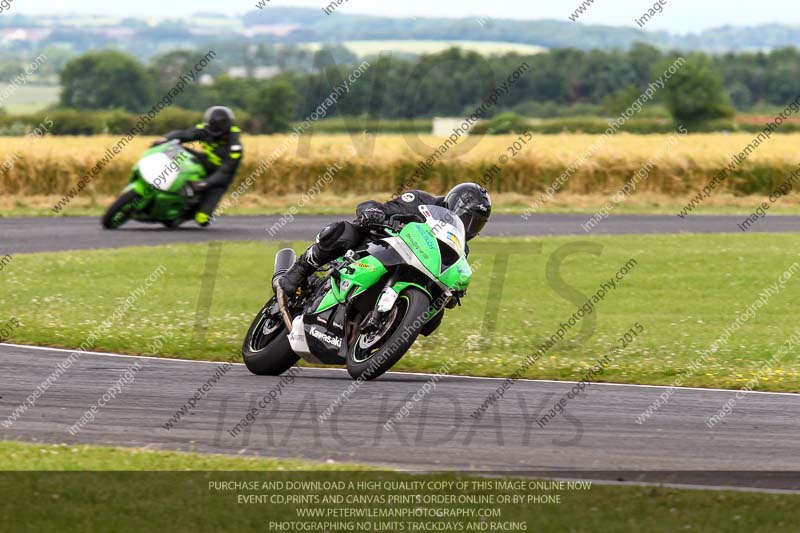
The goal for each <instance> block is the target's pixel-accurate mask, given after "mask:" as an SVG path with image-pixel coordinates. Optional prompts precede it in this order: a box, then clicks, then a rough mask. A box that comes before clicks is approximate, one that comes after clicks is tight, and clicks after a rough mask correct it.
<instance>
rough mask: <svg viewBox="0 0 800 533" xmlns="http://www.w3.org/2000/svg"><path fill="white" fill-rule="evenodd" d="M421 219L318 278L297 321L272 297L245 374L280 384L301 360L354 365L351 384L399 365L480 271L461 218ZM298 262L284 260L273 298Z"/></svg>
mask: <svg viewBox="0 0 800 533" xmlns="http://www.w3.org/2000/svg"><path fill="white" fill-rule="evenodd" d="M419 210H420V216H413V217H408V216H406V217H397V216H394V217H392V218H390V219H389V221H388V223H387V224H385V225H383V226H381V227H379V228H377V229H374V230H372V232H371V234H370V236H369V237H368V238H367V239H366V241H365V243H364V244H363V245H362V246H361V247H360V248H358V249H356V250H350V251H348V252H347V254H346V255H345V256H344V257H341V258H339V259H337V260H336V261H334V262H332V263H331V264H330V266H329V268H328V270H327V272H326V274H325V275H323V276H320V275H316V274H315V275H312V276H310V277H309V278H308V279H307V280H306V282H305V283H304V284H303V285H302V286H301V289H300V291H298V294H296V295H292V296H291V297H290V299H289V307H290V310H291V316H289V317H286V316H284V315H283V314H282V313H281V311H280V309H279V306H278V302H277V298H276V297H274V296H273V297H272V298H271V299H270V300H269V301H268V302H267V304H266V305H265V306H264V307H263V309H262V310H261V312H260V313H259V314H258V316H256V319H255V320H254V321H253V324H252V325H251V326H250V329H249V330H248V332H247V335H246V337H245V339H244V345H243V346H242V356H243V357H244V362H245V365H246V366H247V368H248V369H249V370H250V371H251V372H252V373H254V374H257V375H279V374H282V373H283V372H285V371H286V370H288V369H289V368H291V367H292V366H293V365H294V364H295V363H297V362H298V361H299V359H300V357H302V358H303V359H304V360H306V361H308V362H310V363H315V364H333V365H346V366H347V370H348V372H349V373H350V375H351V376H352V377H353V378H355V379H361V380H370V379H375V378H377V377H378V376H380V375H381V374H383V373H384V372H386V371H387V370H389V369H390V368H391V367H392V366H393V365H394V364H395V363H397V361H399V360H400V358H401V357H403V355H404V354H405V353H406V352H407V351H408V349H409V348H410V347H411V345H412V344H413V343H414V341H415V340H416V338H417V336H418V335H420V334H423V335H429V334H430V333H432V332H433V330H435V328H436V326H438V324H439V321H440V320H441V316H440V314H441V313H443V312H444V309H445V307H447V308H452V307H454V306H455V305H457V304H459V303H460V298H461V296H463V294H464V293H465V291H466V290H467V287H468V286H469V283H470V281H471V279H472V269H471V268H470V266H469V263H467V257H466V253H465V246H466V242H467V241H466V234H465V231H464V224H463V223H462V222H461V219H460V218H459V217H457V216H456V215H454V214H453V213H452V212H450V211H449V210H448V209H445V208H443V207H438V206H431V205H423V206H420V207H419ZM423 218H424V222H420V220H422V219H423ZM412 219H413V220H412ZM294 261H295V253H294V251H293V250H291V249H288V248H287V249H283V250H281V251H279V252H278V253H277V255H276V257H275V273H274V275H273V278H272V283H273V290H274V287H275V283H276V280H277V279H278V278H279V277H280V276H281V275H283V274H284V273H285V272H286V270H287V269H288V268H289V267H290V266H291V265H292V264H293V263H294Z"/></svg>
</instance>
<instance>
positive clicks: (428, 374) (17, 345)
mask: <svg viewBox="0 0 800 533" xmlns="http://www.w3.org/2000/svg"><path fill="white" fill-rule="evenodd" d="M3 346H11V347H14V348H23V349H29V350H42V351H48V352H64V353H72V352H77V353H81V354H88V355H101V356H106V357H122V358H132V359H147V360H150V361H174V362H179V363H202V364H206V365H224V364H225V363H226V362H225V361H203V360H201V359H175V358H173V357H154V356H148V355H128V354H118V353H109V352H88V351H80V350H70V349H67V348H50V347H47V346H31V345H29V344H14V343H8V342H4V343H0V349H1V348H2V347H3ZM228 364H231V365H236V366H244V363H231V362H228ZM300 368H302V370H303V372H306V371H311V372H313V371H333V372H347V370H346V369H344V368H315V367H300ZM389 374H400V375H405V376H431V377H434V376H442V374H431V373H429V372H389ZM444 377H448V378H456V379H483V380H489V381H505V380H506V379H508V378H492V377H485V376H462V375H459V374H444ZM513 381H523V382H530V383H557V384H564V385H569V384H577V383H580V382H579V381H567V380H564V381H559V380H555V379H527V378H519V379H516V380H513ZM595 385H601V386H606V387H638V388H644V389H672V388H674V389H677V390H680V391H704V392H740V391H741V390H742V389H710V388H706V387H673V386H671V385H639V384H636V383H612V382H606V381H593V382H591V386H595ZM747 394H766V395H772V396H792V397H794V398H800V393H795V392H770V391H749V392H748V393H747Z"/></svg>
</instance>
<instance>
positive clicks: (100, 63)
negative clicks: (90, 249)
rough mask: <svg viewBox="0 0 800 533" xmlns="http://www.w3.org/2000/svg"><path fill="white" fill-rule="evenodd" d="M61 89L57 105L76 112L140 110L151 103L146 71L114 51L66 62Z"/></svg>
mask: <svg viewBox="0 0 800 533" xmlns="http://www.w3.org/2000/svg"><path fill="white" fill-rule="evenodd" d="M61 89H62V90H61V104H62V105H63V106H64V107H71V108H76V109H114V108H121V109H126V110H128V111H142V110H144V109H145V108H147V107H149V106H150V105H152V104H153V103H155V102H154V101H153V97H152V83H151V78H150V76H149V75H148V73H147V71H146V70H145V69H144V67H143V66H142V65H141V63H139V62H138V61H137V60H136V59H134V58H133V57H131V56H129V55H127V54H123V53H121V52H116V51H103V52H91V53H88V54H84V55H82V56H79V57H76V58H75V59H73V60H71V61H69V62H67V64H66V65H64V68H63V69H62V71H61Z"/></svg>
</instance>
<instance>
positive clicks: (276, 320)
mask: <svg viewBox="0 0 800 533" xmlns="http://www.w3.org/2000/svg"><path fill="white" fill-rule="evenodd" d="M274 303H275V299H274V298H273V299H272V300H270V301H269V302H267V305H265V306H264V308H263V309H262V310H261V312H260V313H258V315H257V316H256V318H255V320H253V323H252V324H251V325H250V329H249V330H247V335H245V337H244V343H243V344H242V358H243V359H244V364H245V366H246V367H247V369H248V370H249V371H250V372H252V373H253V374H255V375H257V376H279V375H281V374H283V373H284V372H286V371H287V370H289V369H290V368H291V367H293V366H294V365H295V364H296V363H297V362H298V361H299V360H300V357H298V356H297V354H296V353H294V351H292V347H291V345H290V344H289V337H288V336H287V334H288V332H287V331H286V325H285V324H284V323H283V320H282V319H281V317H280V316H277V317H273V316H271V315H270V314H269V309H270V308H272V307H273V305H274Z"/></svg>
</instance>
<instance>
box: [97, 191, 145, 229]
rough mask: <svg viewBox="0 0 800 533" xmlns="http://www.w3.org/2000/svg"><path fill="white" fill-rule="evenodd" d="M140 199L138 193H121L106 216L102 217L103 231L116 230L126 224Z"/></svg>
mask: <svg viewBox="0 0 800 533" xmlns="http://www.w3.org/2000/svg"><path fill="white" fill-rule="evenodd" d="M141 199H142V197H141V196H139V193H137V192H136V191H134V190H133V189H131V190H130V191H127V192H124V193H122V196H120V197H119V198H117V200H116V201H115V202H114V203H113V204H111V207H109V208H108V211H106V214H105V215H103V220H102V223H103V227H104V228H105V229H117V228H119V227H120V226H122V225H123V224H124V223H126V222H127V221H128V220H130V218H131V217H132V216H133V214H134V213H135V212H136V207H137V205H138V203H139V201H140V200H141Z"/></svg>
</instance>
